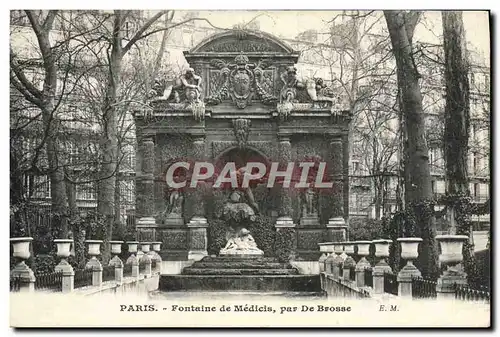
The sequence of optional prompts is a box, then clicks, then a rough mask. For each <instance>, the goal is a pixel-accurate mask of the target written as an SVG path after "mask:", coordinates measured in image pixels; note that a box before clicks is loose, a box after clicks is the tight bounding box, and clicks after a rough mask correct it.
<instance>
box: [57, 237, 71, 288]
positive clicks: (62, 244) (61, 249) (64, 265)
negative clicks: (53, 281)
mask: <svg viewBox="0 0 500 337" xmlns="http://www.w3.org/2000/svg"><path fill="white" fill-rule="evenodd" d="M54 243H55V244H56V245H57V256H58V257H59V258H61V261H60V262H59V264H58V265H57V266H56V267H55V268H54V270H55V272H57V273H61V274H62V284H61V291H62V292H63V293H70V292H72V291H73V290H74V288H75V271H74V270H73V267H71V265H70V264H69V262H68V260H67V258H68V257H69V256H70V255H71V250H70V245H71V244H72V243H73V239H56V240H54Z"/></svg>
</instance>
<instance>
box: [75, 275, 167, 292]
mask: <svg viewBox="0 0 500 337" xmlns="http://www.w3.org/2000/svg"><path fill="white" fill-rule="evenodd" d="M159 279H160V275H159V273H157V274H154V275H152V276H151V277H145V275H139V277H125V278H123V283H122V284H121V285H120V284H118V283H117V282H116V281H108V282H103V283H102V284H101V285H100V286H89V287H83V288H78V289H75V290H74V294H78V295H83V296H93V295H110V294H115V295H129V294H148V293H150V292H152V291H155V290H158V284H159Z"/></svg>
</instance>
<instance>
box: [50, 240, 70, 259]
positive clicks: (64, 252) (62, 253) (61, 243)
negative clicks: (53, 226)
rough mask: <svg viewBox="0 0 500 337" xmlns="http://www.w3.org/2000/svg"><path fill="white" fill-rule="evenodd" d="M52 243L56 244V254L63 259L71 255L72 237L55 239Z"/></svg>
mask: <svg viewBox="0 0 500 337" xmlns="http://www.w3.org/2000/svg"><path fill="white" fill-rule="evenodd" d="M54 243H55V244H56V246H57V256H58V257H60V258H63V259H66V258H68V257H69V256H70V255H71V244H72V243H73V239H55V240H54Z"/></svg>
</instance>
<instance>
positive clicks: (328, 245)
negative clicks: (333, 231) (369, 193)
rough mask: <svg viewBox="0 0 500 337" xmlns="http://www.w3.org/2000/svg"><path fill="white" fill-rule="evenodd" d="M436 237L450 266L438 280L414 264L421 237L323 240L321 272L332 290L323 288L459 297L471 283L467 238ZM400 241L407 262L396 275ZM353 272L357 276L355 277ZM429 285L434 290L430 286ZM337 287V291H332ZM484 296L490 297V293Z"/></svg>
mask: <svg viewBox="0 0 500 337" xmlns="http://www.w3.org/2000/svg"><path fill="white" fill-rule="evenodd" d="M436 240H437V241H438V242H439V243H440V245H441V252H442V253H441V255H440V256H439V260H440V262H441V264H442V265H444V266H446V268H447V269H446V270H445V271H444V272H443V273H442V275H441V276H440V277H439V279H438V280H437V282H435V281H430V280H424V279H422V277H421V272H420V271H419V270H418V269H417V267H416V266H415V265H414V263H413V261H415V260H416V259H417V258H418V246H419V244H420V242H422V239H421V238H415V237H410V238H398V239H397V242H393V241H392V240H387V239H377V240H373V241H355V242H351V241H345V242H324V243H319V244H318V246H319V248H320V252H322V253H323V254H322V255H321V257H320V259H319V263H320V266H321V265H323V267H322V268H321V272H320V274H321V275H322V276H321V277H322V282H321V283H322V286H325V287H326V286H328V287H329V289H323V290H324V291H326V292H327V293H335V294H338V293H339V292H340V293H346V292H347V293H350V294H351V293H352V292H353V291H358V292H362V293H363V294H362V295H361V297H366V296H365V295H366V293H365V292H367V293H369V294H370V295H371V296H379V295H381V294H384V293H385V294H394V295H395V294H397V296H400V297H408V298H431V297H436V294H437V297H438V298H455V297H457V298H459V297H460V296H459V295H458V296H457V292H458V291H459V290H457V289H459V287H466V286H467V281H466V274H465V273H464V272H463V268H462V267H461V262H462V261H463V256H462V247H463V242H464V241H465V240H467V237H466V236H461V235H438V236H437V237H436ZM372 244H373V245H374V247H375V254H374V257H375V259H374V260H375V261H374V265H373V266H372V265H371V264H370V262H369V260H371V261H373V259H368V257H369V256H370V245H372ZM396 244H397V245H400V246H401V250H400V251H401V259H402V260H404V261H405V265H404V267H403V268H401V270H399V272H398V273H397V274H394V272H393V270H392V268H391V266H389V264H388V263H387V259H388V258H389V255H390V254H389V252H390V247H391V245H396ZM355 247H357V256H358V257H359V260H358V262H357V263H356V262H355V260H354V256H355ZM369 269H371V273H369V274H366V272H367V270H369ZM353 271H354V273H353ZM370 274H371V276H370ZM353 275H355V277H354V278H353ZM367 277H368V281H370V280H371V282H369V283H370V286H367V284H366V282H368V281H366V280H367ZM370 277H371V278H370ZM385 278H387V280H386V279H385ZM396 280H397V281H396ZM334 281H335V282H336V283H335V282H334ZM332 282H333V283H332ZM429 285H430V287H431V288H432V289H429ZM332 287H333V288H332ZM345 287H350V290H349V291H347V290H345V289H344V288H345ZM334 288H335V289H336V290H335V291H334V290H332V289H334ZM424 288H425V289H424ZM471 291H472V290H471ZM483 292H484V291H483ZM432 294H434V295H432ZM349 296H352V294H351V295H349ZM483 297H484V298H485V299H486V300H487V298H489V293H486V294H485V295H484V296H483Z"/></svg>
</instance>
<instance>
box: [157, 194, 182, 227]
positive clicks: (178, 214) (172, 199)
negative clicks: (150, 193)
mask: <svg viewBox="0 0 500 337" xmlns="http://www.w3.org/2000/svg"><path fill="white" fill-rule="evenodd" d="M183 215H184V195H183V194H182V192H181V191H179V190H172V191H170V193H169V194H168V196H167V205H166V207H165V210H164V211H163V212H162V213H161V214H160V218H161V219H162V220H163V221H164V223H165V224H169V225H182V224H184V221H183Z"/></svg>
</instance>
